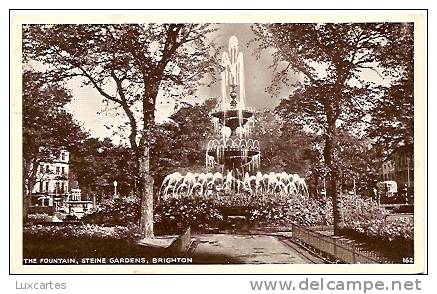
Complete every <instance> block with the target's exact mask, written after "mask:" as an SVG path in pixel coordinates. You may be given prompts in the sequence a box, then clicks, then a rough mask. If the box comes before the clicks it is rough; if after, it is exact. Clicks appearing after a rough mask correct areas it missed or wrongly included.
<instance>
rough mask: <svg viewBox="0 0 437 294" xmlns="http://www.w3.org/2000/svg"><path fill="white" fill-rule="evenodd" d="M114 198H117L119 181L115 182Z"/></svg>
mask: <svg viewBox="0 0 437 294" xmlns="http://www.w3.org/2000/svg"><path fill="white" fill-rule="evenodd" d="M113 184H114V198H117V181H114V183H113Z"/></svg>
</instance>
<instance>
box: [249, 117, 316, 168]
mask: <svg viewBox="0 0 437 294" xmlns="http://www.w3.org/2000/svg"><path fill="white" fill-rule="evenodd" d="M252 138H253V139H256V140H258V141H259V145H260V150H261V170H262V171H264V172H268V171H276V172H282V171H285V172H288V173H298V174H300V175H305V174H306V173H307V172H308V170H309V168H310V166H309V162H308V161H309V160H310V158H309V156H308V155H309V152H311V148H312V146H311V140H312V136H311V135H310V134H307V133H305V132H304V131H302V130H301V129H300V128H299V127H298V126H297V125H296V124H294V123H293V122H290V121H285V120H283V119H282V118H281V117H280V116H279V115H277V114H275V113H274V111H273V110H269V109H266V110H261V111H257V112H256V113H255V126H254V129H253V136H252Z"/></svg>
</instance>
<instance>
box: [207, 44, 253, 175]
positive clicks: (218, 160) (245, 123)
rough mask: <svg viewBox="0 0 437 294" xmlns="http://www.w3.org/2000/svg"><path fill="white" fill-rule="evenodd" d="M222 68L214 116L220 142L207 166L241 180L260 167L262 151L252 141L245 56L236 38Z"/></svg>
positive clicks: (215, 144)
mask: <svg viewBox="0 0 437 294" xmlns="http://www.w3.org/2000/svg"><path fill="white" fill-rule="evenodd" d="M222 66H223V68H224V70H223V72H222V103H221V106H220V109H217V110H215V111H213V112H212V113H211V116H212V117H213V121H214V126H215V130H216V131H217V132H218V133H221V139H219V140H211V141H209V143H208V147H207V150H206V164H207V167H211V168H214V167H215V166H220V167H221V171H222V173H225V172H229V171H230V172H232V175H233V176H235V177H237V178H238V179H241V178H243V176H244V174H245V173H247V172H250V171H251V170H254V169H256V168H257V167H258V165H259V160H260V151H259V143H258V141H257V140H252V139H250V138H249V137H250V134H251V132H250V130H251V126H252V125H253V120H254V119H253V111H252V109H249V108H247V107H246V106H245V91H244V62H243V53H241V52H238V40H237V38H236V37H235V36H232V37H231V38H230V40H229V54H228V53H227V52H224V53H223V56H222Z"/></svg>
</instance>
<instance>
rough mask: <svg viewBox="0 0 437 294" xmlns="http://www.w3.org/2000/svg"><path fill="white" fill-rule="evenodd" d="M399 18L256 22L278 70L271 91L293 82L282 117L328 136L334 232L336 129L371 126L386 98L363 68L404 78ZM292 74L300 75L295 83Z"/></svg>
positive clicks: (336, 211)
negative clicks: (368, 118) (376, 103)
mask: <svg viewBox="0 0 437 294" xmlns="http://www.w3.org/2000/svg"><path fill="white" fill-rule="evenodd" d="M405 26H407V27H412V24H399V23H355V24H353V23H336V24H335V23H328V24H267V25H256V26H253V31H254V33H255V35H256V38H255V41H257V42H259V44H260V46H259V49H258V53H259V51H260V50H263V49H269V50H273V58H274V61H273V65H272V66H273V68H274V70H275V74H274V78H273V82H272V86H271V87H270V88H269V90H270V92H271V93H272V94H273V95H275V94H277V93H278V92H277V91H278V89H280V88H281V86H283V85H284V84H285V85H286V86H289V87H294V91H293V92H292V93H291V94H290V96H289V98H288V99H285V100H283V101H281V104H280V106H279V107H280V108H281V109H282V110H281V112H280V113H281V116H282V117H283V118H285V119H289V120H291V121H295V122H296V123H298V124H301V125H302V126H306V127H307V128H310V129H312V131H313V132H314V133H315V134H318V135H320V136H321V137H322V138H323V142H324V147H323V148H324V149H323V159H324V164H325V165H326V167H327V170H328V175H329V184H328V186H327V194H328V195H329V196H330V197H332V201H333V216H334V234H338V233H339V227H338V224H339V218H340V214H339V205H338V197H337V192H338V187H337V184H338V176H339V166H340V165H341V161H339V159H338V154H336V152H335V150H336V145H337V137H338V134H337V129H338V127H339V126H343V127H345V128H348V129H349V130H350V131H357V129H360V128H363V127H364V126H366V123H367V122H366V115H367V114H368V112H369V110H370V108H371V106H372V105H373V104H374V101H375V100H376V99H377V98H379V99H384V100H386V99H387V97H384V96H382V95H381V92H380V91H379V90H380V89H379V88H378V87H379V86H380V85H379V84H378V83H377V82H374V79H373V81H372V80H371V79H366V78H365V75H364V73H366V72H367V73H369V72H373V73H376V74H377V76H379V77H380V79H384V78H386V77H390V78H392V79H395V78H399V77H400V76H402V75H403V73H404V72H405V64H402V63H400V62H399V60H398V56H397V53H398V51H397V50H395V48H396V47H397V46H401V45H403V44H401V43H402V39H403V38H400V37H399V36H400V35H402V34H409V33H410V31H409V30H404V29H403V28H404V27H405ZM290 73H294V74H296V75H298V77H299V78H298V79H297V82H295V83H294V84H291V82H290V80H291V78H290Z"/></svg>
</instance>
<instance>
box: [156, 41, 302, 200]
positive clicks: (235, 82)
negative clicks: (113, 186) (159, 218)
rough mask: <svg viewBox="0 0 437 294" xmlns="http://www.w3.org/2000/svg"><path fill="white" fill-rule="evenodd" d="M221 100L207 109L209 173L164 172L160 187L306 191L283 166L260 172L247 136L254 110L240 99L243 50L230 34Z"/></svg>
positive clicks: (175, 193)
mask: <svg viewBox="0 0 437 294" xmlns="http://www.w3.org/2000/svg"><path fill="white" fill-rule="evenodd" d="M222 66H223V68H224V70H223V71H222V74H221V83H222V87H221V90H222V95H221V98H222V101H221V104H220V106H219V108H218V109H215V110H213V111H212V112H211V117H212V120H213V122H214V129H215V132H216V133H217V136H218V137H219V138H218V139H212V140H210V141H209V142H208V145H207V148H206V167H207V168H208V169H209V170H211V171H215V173H212V172H209V173H191V172H189V173H187V174H186V175H182V174H180V173H179V172H175V173H173V174H170V175H168V176H167V177H166V178H165V179H164V181H163V183H162V185H161V189H160V196H161V198H162V199H164V200H165V199H166V198H168V197H175V198H179V197H193V196H204V197H215V196H219V195H223V194H229V192H230V191H234V192H236V193H237V194H240V193H247V194H249V195H252V196H263V197H265V196H266V195H272V194H275V195H281V196H293V195H304V196H307V195H308V190H307V187H306V184H305V181H304V179H302V178H300V177H299V175H297V174H288V173H286V172H282V173H274V172H270V173H269V174H262V173H261V172H259V171H258V168H259V165H260V159H261V157H260V147H259V142H258V140H253V139H251V138H250V137H251V133H252V132H251V129H252V127H253V125H254V111H253V110H252V109H251V108H249V107H246V105H245V98H246V97H245V88H244V61H243V53H242V52H239V51H238V40H237V38H236V37H235V36H232V37H231V38H230V39H229V52H224V53H223V55H222Z"/></svg>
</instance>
